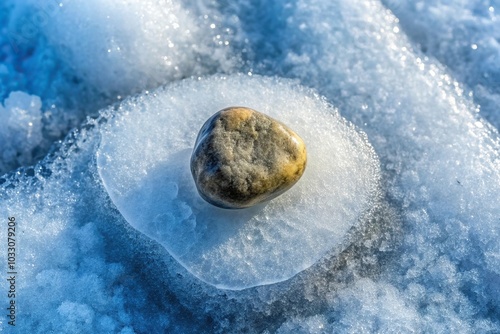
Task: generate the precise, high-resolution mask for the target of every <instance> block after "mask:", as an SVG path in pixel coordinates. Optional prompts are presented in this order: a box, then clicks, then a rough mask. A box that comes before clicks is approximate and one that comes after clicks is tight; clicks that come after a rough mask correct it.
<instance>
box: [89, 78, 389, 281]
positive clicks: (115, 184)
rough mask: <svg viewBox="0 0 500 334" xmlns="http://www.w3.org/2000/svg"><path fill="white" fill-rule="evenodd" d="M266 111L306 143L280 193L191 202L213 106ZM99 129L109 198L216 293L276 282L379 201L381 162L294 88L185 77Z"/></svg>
mask: <svg viewBox="0 0 500 334" xmlns="http://www.w3.org/2000/svg"><path fill="white" fill-rule="evenodd" d="M234 105H241V106H246V107H250V108H253V109H255V110H258V111H261V112H264V113H266V114H268V115H270V116H271V117H274V118H276V119H278V120H280V121H282V122H283V123H285V124H287V125H288V126H290V127H291V128H292V129H293V130H295V131H296V132H297V133H298V134H299V135H300V136H301V137H302V138H303V139H304V141H305V143H306V145H307V150H308V165H307V168H306V171H305V173H304V175H303V177H302V179H301V180H300V181H299V182H298V183H297V184H296V185H295V186H294V187H293V188H292V189H291V190H289V191H288V192H286V193H285V194H283V195H282V196H280V197H278V198H276V199H274V200H272V201H270V202H268V203H266V204H264V205H260V206H257V207H253V208H250V209H244V210H236V211H231V210H224V209H219V208H216V207H214V206H212V205H210V204H208V203H206V202H205V201H204V200H203V199H201V197H199V195H198V193H197V191H196V187H195V185H194V181H193V180H192V177H191V174H190V168H189V159H190V155H191V151H192V148H193V144H194V142H195V139H196V135H197V133H198V130H199V129H200V128H201V126H202V125H203V123H204V122H205V121H206V120H207V119H208V118H209V117H210V116H211V115H212V114H213V113H215V112H216V111H218V110H220V109H223V108H225V107H228V106H234ZM119 111H120V112H119V113H118V114H117V115H116V117H115V118H114V119H113V120H112V121H110V123H109V124H108V125H107V126H105V127H103V130H102V139H101V144H100V148H99V149H98V151H97V165H98V171H99V174H100V177H101V179H102V181H103V184H104V186H105V188H106V190H107V192H108V193H109V196H110V197H111V199H112V201H113V202H114V204H115V205H116V207H117V208H118V210H119V211H120V212H121V214H122V215H123V216H124V217H125V219H126V220H127V221H128V222H129V223H130V224H131V225H132V226H133V227H134V228H136V229H137V230H139V231H141V232H142V233H144V234H145V235H147V236H149V237H150V238H152V239H154V240H156V241H158V242H159V243H160V244H161V245H163V246H164V247H165V248H166V249H167V250H168V251H169V253H170V254H171V255H172V256H173V257H174V258H175V259H176V260H177V261H179V262H180V263H181V264H182V265H183V266H184V267H185V268H186V269H187V270H188V271H190V272H191V273H192V274H193V275H195V276H196V277H198V278H199V279H201V280H203V281H205V282H207V283H209V284H212V285H214V286H216V287H218V288H224V289H232V290H239V289H244V288H249V287H253V286H257V285H264V284H271V283H275V282H280V281H283V280H286V279H289V278H290V277H292V276H294V275H295V274H297V273H298V272H300V271H302V270H304V269H306V268H308V267H310V266H311V265H312V264H314V263H315V262H316V261H318V260H319V259H320V258H321V257H323V256H324V255H325V253H327V252H329V251H331V250H332V249H333V250H334V251H335V250H336V251H338V252H340V251H341V250H342V249H343V248H344V247H345V246H346V243H348V237H347V236H348V232H349V231H350V230H351V228H353V227H354V226H355V225H357V224H358V223H359V222H360V220H361V219H360V218H361V217H362V215H363V214H365V213H366V212H367V211H368V210H369V208H370V207H371V206H372V204H373V202H374V201H375V200H377V198H378V194H379V176H380V171H379V163H378V158H377V156H376V154H375V153H374V150H373V149H372V147H371V146H370V144H369V143H368V142H367V138H366V136H365V135H364V134H362V133H360V132H359V131H358V130H357V129H356V128H355V127H354V126H353V125H351V124H350V123H348V122H347V121H345V120H344V119H343V118H342V117H341V116H339V114H338V112H337V111H336V110H335V109H334V108H333V107H331V106H330V105H328V104H327V103H326V102H325V101H324V100H323V99H322V98H320V97H318V96H317V95H316V94H314V92H312V91H310V90H308V89H305V88H302V87H301V86H298V85H296V84H295V83H293V82H292V81H288V80H280V79H271V78H261V77H248V76H231V77H212V78H207V79H202V80H194V79H193V80H186V81H183V82H181V83H178V84H175V85H172V86H169V87H167V88H163V89H159V90H157V91H156V92H155V93H153V94H144V95H141V96H138V97H136V98H133V99H129V100H126V101H124V102H123V103H122V104H121V105H120V107H119Z"/></svg>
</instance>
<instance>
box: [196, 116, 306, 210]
mask: <svg viewBox="0 0 500 334" xmlns="http://www.w3.org/2000/svg"><path fill="white" fill-rule="evenodd" d="M306 161H307V154H306V147H305V144H304V141H303V140H302V139H301V138H300V137H299V136H298V135H297V134H296V133H295V132H294V131H292V130H291V129H290V128H288V127H287V126H286V125H284V124H282V123H281V122H279V121H277V120H275V119H273V118H271V117H269V116H267V115H265V114H263V113H260V112H258V111H255V110H252V109H249V108H244V107H231V108H226V109H223V110H221V111H219V112H217V113H216V114H214V115H213V116H212V117H210V118H209V119H208V120H207V121H206V122H205V124H204V125H203V127H202V128H201V130H200V132H199V134H198V137H197V139H196V143H195V146H194V150H193V153H192V156H191V173H192V175H193V178H194V181H195V183H196V187H197V188H198V192H199V193H200V195H201V196H202V197H203V198H204V199H205V200H206V201H207V202H209V203H211V204H213V205H216V206H218V207H222V208H226V209H241V208H246V207H250V206H253V205H255V204H258V203H261V202H264V201H267V200H270V199H272V198H275V197H277V196H279V195H281V194H282V193H284V192H285V191H287V190H288V189H290V188H291V187H292V186H293V185H294V184H295V183H296V182H297V181H298V180H299V179H300V177H301V176H302V174H303V173H304V170H305V167H306Z"/></svg>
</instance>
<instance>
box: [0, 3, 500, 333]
mask: <svg viewBox="0 0 500 334" xmlns="http://www.w3.org/2000/svg"><path fill="white" fill-rule="evenodd" d="M15 3H16V5H15V7H16V8H19V7H17V6H21V7H23V6H25V2H24V1H16V2H15ZM391 3H393V2H391ZM419 3H421V4H422V5H420V6H422V7H421V8H422V10H423V11H424V12H425V10H426V9H425V8H431V7H432V8H434V9H433V10H432V11H430V10H429V11H428V12H429V13H435V15H427V14H419V13H420V12H418V10H419V7H417V6H415V7H413V5H405V4H402V5H401V7H397V6H393V5H391V4H390V3H389V1H385V2H384V4H385V5H387V6H388V7H389V8H392V9H393V10H394V12H395V13H396V15H399V16H400V17H399V20H400V21H401V24H402V25H401V26H400V24H399V22H398V18H396V16H394V15H393V14H392V12H391V11H390V10H388V9H387V8H386V7H384V6H383V4H382V3H380V2H379V1H361V0H355V1H339V0H333V1H325V0H322V1H320V0H311V1H307V2H306V1H299V0H297V1H274V2H272V4H270V3H269V2H268V1H244V0H241V1H235V2H231V3H229V2H224V3H223V2H222V1H221V2H220V6H219V13H218V14H217V15H215V16H216V17H217V18H218V19H215V18H214V17H215V16H210V15H212V14H213V13H216V12H217V8H215V9H203V8H201V9H200V15H202V16H197V17H198V18H197V20H202V19H203V15H204V14H206V15H208V17H209V19H208V22H207V23H208V24H211V23H213V24H218V23H219V22H222V26H224V24H227V26H230V27H232V29H233V31H234V36H233V35H231V36H230V38H229V42H230V43H229V45H230V46H231V45H232V50H233V51H234V52H236V53H239V54H240V55H241V57H242V58H243V59H244V60H245V63H244V65H237V66H236V67H235V68H234V69H233V70H234V71H237V72H244V73H247V72H252V73H260V74H266V75H271V76H274V75H277V76H284V77H292V78H296V79H297V80H298V81H300V83H302V84H303V85H307V86H311V87H313V88H315V89H317V90H318V91H319V92H320V94H322V95H324V96H325V97H326V99H327V101H328V102H329V103H331V104H332V105H334V106H336V107H338V109H339V112H340V114H341V115H342V116H343V117H345V118H346V119H348V120H349V121H351V122H353V123H355V124H356V125H357V126H358V127H360V128H361V129H362V130H363V131H364V132H365V133H366V134H367V136H368V140H369V142H370V143H371V145H372V146H373V148H374V149H375V151H376V153H377V155H378V156H379V159H380V163H381V167H382V173H383V174H382V175H383V176H382V177H383V181H382V185H383V186H384V187H385V188H384V189H385V191H386V198H387V201H388V203H389V206H390V207H394V208H395V210H391V209H387V208H386V209H381V213H380V214H376V215H374V216H373V221H374V222H375V223H372V224H367V226H369V227H370V228H369V229H368V228H367V229H365V230H361V231H360V236H359V237H358V238H354V241H353V243H352V244H351V245H349V246H348V248H347V249H346V250H345V251H344V252H342V253H341V254H340V256H338V257H335V256H333V257H330V258H329V257H328V256H326V257H325V258H323V259H322V260H321V261H319V262H318V263H316V264H315V265H313V266H312V267H310V268H309V269H307V270H305V271H303V272H301V273H299V274H297V275H296V276H295V277H294V278H292V279H290V280H287V281H284V282H280V283H276V284H272V285H267V286H261V287H255V288H250V289H245V290H242V291H228V290H219V289H216V288H215V287H213V286H211V285H209V284H203V282H200V281H199V280H198V279H196V278H194V277H193V275H191V274H190V273H189V272H187V271H186V270H185V269H184V268H183V267H182V266H180V265H178V263H177V261H175V260H174V259H172V258H169V254H168V252H166V251H165V250H164V248H163V247H161V246H160V245H159V244H158V243H156V242H153V241H151V240H150V239H149V238H146V237H144V236H143V235H142V234H141V233H139V232H137V231H136V230H135V229H133V228H131V227H129V225H128V224H127V222H126V221H125V220H124V219H123V217H122V216H121V215H120V213H119V212H118V211H117V210H116V208H115V206H114V205H113V203H112V202H111V200H110V198H109V197H108V195H107V192H106V191H105V189H104V188H103V186H102V184H101V183H100V182H101V181H100V178H99V175H98V173H97V169H96V164H95V152H96V150H97V148H98V143H99V135H100V132H101V127H102V125H101V123H103V122H106V120H107V119H109V118H112V117H113V115H114V114H115V113H116V112H117V111H116V110H115V108H113V107H110V108H109V109H107V110H106V111H104V112H103V116H102V118H100V119H99V120H96V121H94V120H91V121H89V123H85V125H83V126H82V128H81V129H80V130H78V131H74V132H71V134H70V135H69V136H68V137H67V139H65V140H64V141H63V142H61V143H60V144H59V145H58V146H57V147H55V149H54V150H53V151H52V152H51V153H50V155H49V156H48V157H47V158H46V159H45V160H44V161H42V162H41V163H40V164H38V165H37V166H35V167H28V166H25V167H24V168H22V169H20V170H17V171H14V172H12V173H9V174H7V175H5V176H3V177H2V178H0V183H2V184H1V185H0V186H1V190H0V212H2V215H3V216H4V217H7V216H12V215H15V216H16V219H17V221H18V222H19V226H18V229H19V231H20V234H19V235H20V236H19V254H18V261H19V268H22V271H21V272H20V274H19V285H18V288H19V291H22V293H20V295H19V297H18V299H17V302H18V303H19V305H20V308H19V310H18V311H19V312H18V321H19V323H18V326H19V327H18V328H22V330H23V331H26V332H34V333H35V332H40V333H47V332H50V331H53V332H58V333H60V332H62V333H65V332H66V333H74V332H81V333H95V332H103V333H106V332H108V333H116V332H118V333H119V332H122V333H132V332H135V333H154V332H158V331H165V332H173V333H175V332H178V333H193V332H206V333H214V332H234V333H241V332H261V333H262V332H268V333H274V332H278V333H324V332H335V333H372V332H379V333H387V332H397V333H399V332H403V333H411V332H417V333H418V332H433V333H436V332H437V333H440V332H441V333H448V332H458V333H498V332H500V322H499V320H498V319H500V292H499V289H498V286H500V269H499V268H500V260H499V259H500V238H499V235H500V232H499V224H500V222H499V219H500V206H499V205H498V194H499V193H500V180H499V179H500V166H499V164H500V157H499V152H500V148H499V142H498V141H499V139H498V131H497V130H496V129H495V127H493V126H491V125H490V124H489V123H488V121H486V120H485V119H483V118H482V117H483V116H484V117H487V119H488V120H490V121H491V122H492V123H493V124H495V122H494V121H493V120H494V119H495V117H497V116H498V112H495V108H494V107H493V106H494V104H491V105H490V109H489V110H490V111H489V112H484V111H485V108H480V110H481V112H480V113H478V112H477V110H478V106H477V105H475V104H474V103H477V102H481V100H480V99H478V98H477V96H478V90H477V89H476V82H480V83H481V85H482V86H483V87H485V88H486V89H487V91H488V92H491V93H492V94H491V97H492V100H491V101H495V100H494V97H495V96H496V95H495V94H496V93H495V92H496V91H495V89H497V88H495V87H496V84H495V82H494V81H488V80H483V79H480V80H479V79H478V80H479V81H474V80H475V79H474V80H469V79H468V78H469V75H470V77H474V76H477V78H480V77H481V73H478V72H476V68H475V67H474V66H475V65H474V66H470V64H471V60H473V62H472V63H473V64H476V65H480V66H482V68H484V70H485V71H486V72H487V73H495V71H496V69H497V65H496V63H495V62H492V61H490V58H489V57H490V55H489V53H488V52H483V53H482V52H480V47H481V46H480V44H477V45H478V48H477V49H476V51H479V52H472V51H470V52H471V53H470V54H469V53H462V52H460V51H459V48H457V47H455V46H456V45H458V44H456V43H459V42H461V40H462V41H463V40H464V39H461V38H460V34H458V35H450V34H445V33H443V34H441V33H440V32H442V31H443V30H442V29H441V28H447V29H448V28H449V29H451V31H455V30H454V27H465V25H461V23H460V22H462V23H463V22H468V23H469V24H472V25H473V27H477V30H473V29H471V28H469V27H471V26H470V25H467V27H468V28H467V29H462V31H464V33H465V35H464V36H478V37H481V38H486V37H485V36H487V35H488V34H489V32H487V29H486V28H487V27H489V28H488V29H492V31H493V30H494V31H496V28H495V27H496V26H497V25H496V24H494V23H493V22H494V20H495V18H494V16H493V15H492V16H489V14H487V13H489V12H490V10H489V7H493V8H494V10H496V11H498V10H499V8H497V6H496V4H495V2H494V1H482V0H472V1H468V2H467V3H466V2H464V1H458V2H451V1H440V2H439V3H438V4H437V5H434V6H432V5H431V4H430V2H429V5H427V4H426V3H427V2H423V1H419ZM12 6H13V2H10V4H9V2H7V1H6V2H2V3H1V4H0V8H1V9H2V10H1V11H0V22H2V24H4V27H5V26H6V22H11V20H12V19H13V18H15V17H16V16H15V15H14V14H13V11H12V10H11V9H12V8H11V7H12ZM208 7H210V6H208ZM208 7H207V8H208ZM215 7H217V6H215ZM26 8H27V7H26ZM127 8H132V7H128V6H124V7H123V8H121V9H120V10H123V11H126V10H127ZM471 8H475V9H474V10H472V9H471ZM478 9H479V10H478ZM485 10H486V11H485ZM214 11H215V12H214ZM448 12H451V13H453V15H452V16H450V15H448V14H446V13H448ZM439 13H441V14H439ZM98 14H99V13H97V14H96V15H98ZM445 14H446V15H445ZM74 15H75V22H76V21H77V20H78V19H79V18H80V17H78V14H74ZM85 15H90V14H88V13H87V14H85ZM196 15H198V14H196ZM125 16H126V15H125ZM445 16H446V17H448V18H450V19H452V20H450V19H448V18H447V19H441V18H443V17H445ZM235 17H238V18H239V19H235ZM101 20H102V18H101ZM202 22H205V21H202ZM101 23H102V22H101ZM102 24H104V23H102ZM422 27H423V28H422ZM64 28H65V29H73V26H72V25H71V22H69V23H68V26H65V27H64ZM216 29H217V28H216ZM417 29H418V30H417ZM4 31H5V29H4V28H2V32H4ZM206 31H209V30H208V29H206ZM422 32H424V33H425V34H424V35H425V36H428V38H429V40H431V41H435V42H433V43H431V45H437V46H439V47H444V49H442V50H447V51H444V52H442V53H440V51H432V52H430V51H429V50H441V49H439V48H428V49H427V50H422V45H423V44H424V43H422V42H420V41H419V40H418V39H417V38H418V36H422V35H421V33H422ZM135 33H136V32H134V34H135ZM406 33H408V35H409V36H410V37H411V38H408V37H407V36H406ZM492 35H493V36H494V34H492ZM0 36H2V37H1V38H2V41H5V38H4V35H0ZM37 36H38V35H37ZM80 36H81V40H82V45H83V44H84V43H91V41H92V40H93V38H94V36H92V35H88V36H86V35H85V34H83V33H82V34H81V35H80ZM457 36H458V37H459V38H456V37H457ZM95 38H97V37H95ZM130 38H131V40H133V38H134V37H133V36H131V37H130ZM231 38H234V39H231ZM468 38H469V37H466V38H465V40H467V39H468ZM33 41H34V42H36V43H34V44H35V45H36V46H37V47H36V48H34V49H32V51H33V53H30V52H28V50H25V51H23V50H21V51H20V52H19V53H13V52H10V51H8V52H5V49H6V48H8V44H5V43H4V42H2V48H1V51H0V52H2V56H1V58H0V61H1V62H2V64H3V65H4V67H2V68H3V70H2V71H3V72H2V73H3V74H0V76H1V78H2V94H3V97H2V98H3V99H6V98H8V96H9V94H10V92H12V91H23V92H24V93H26V94H25V95H22V97H21V98H18V97H17V98H14V99H13V100H12V101H13V102H14V101H16V103H15V104H16V105H21V103H20V102H21V101H27V100H28V99H30V97H29V96H32V95H37V96H39V97H40V100H41V101H42V110H46V109H45V107H44V103H46V101H48V100H49V96H53V95H50V94H53V91H51V90H48V91H44V90H42V89H40V90H39V91H38V92H37V93H35V92H34V91H33V90H32V88H30V87H32V86H31V85H30V84H28V83H26V84H20V85H18V84H16V83H17V82H23V81H22V80H21V81H17V79H16V78H19V77H20V78H31V79H32V80H25V81H24V82H27V81H32V82H34V83H35V84H34V85H35V86H37V85H38V87H43V86H44V85H45V81H44V79H43V78H47V77H48V75H47V74H43V73H45V72H44V67H43V66H40V67H39V71H40V72H36V71H35V72H33V71H30V69H32V70H34V69H36V68H37V67H36V66H32V67H26V66H27V63H29V61H28V60H30V59H31V63H32V64H33V63H37V62H38V63H40V61H41V60H42V59H45V61H46V62H45V63H44V64H47V63H50V62H52V63H55V64H58V63H59V59H60V58H59V57H60V56H58V55H57V54H58V53H57V52H56V51H54V50H52V49H51V47H52V46H51V45H50V44H48V42H47V39H45V41H44V40H43V38H42V37H40V38H38V37H35V38H33ZM471 42H474V43H475V41H472V40H471ZM467 44H469V42H468V41H467ZM454 45H455V46H454ZM490 45H494V43H493V41H492V43H491V44H490ZM212 46H213V47H214V48H215V47H216V46H215V45H212ZM145 47H146V46H145ZM209 47H210V46H209ZM21 49H22V48H21ZM483 50H484V45H483ZM491 50H493V51H494V50H495V49H494V48H492V49H491ZM423 51H425V52H426V53H423ZM89 52H90V51H89ZM96 52H97V50H96ZM214 53H215V50H214ZM439 54H442V55H444V57H441V56H439ZM493 54H494V53H493ZM468 55H472V58H470V57H469V56H468ZM434 56H435V57H436V58H437V59H435V58H433V57H434ZM96 59H100V58H99V57H98V55H96ZM448 59H452V61H448ZM492 59H493V58H492ZM476 60H477V61H476ZM231 61H232V59H230V60H229V62H230V63H231ZM221 62H224V64H225V65H221V69H220V71H223V70H222V69H223V68H230V66H232V65H228V64H227V63H225V61H224V60H221ZM42 63H43V62H42ZM132 64H136V65H132V66H137V67H140V66H142V65H141V63H140V62H137V63H133V62H132ZM71 65H75V66H76V65H77V64H71ZM226 66H227V67H226ZM66 67H67V69H66V71H67V72H65V73H69V74H71V73H74V76H75V77H77V74H76V73H77V72H78V73H83V72H80V71H83V69H81V70H78V71H77V69H75V70H72V69H71V68H69V67H68V66H66ZM5 68H7V71H8V74H7V75H6V74H5ZM46 68H47V67H45V69H46ZM49 68H50V67H49ZM462 69H466V70H465V71H462ZM73 71H74V72H73ZM137 71H140V69H138V70H137ZM215 71H217V72H219V69H216V70H215ZM33 73H38V74H40V76H38V77H37V76H34V75H33ZM52 73H53V72H52ZM189 75H190V73H186V76H189ZM56 77H57V76H56ZM61 77H62V76H61ZM35 78H39V79H36V80H35ZM98 81H99V80H98V79H93V82H98ZM48 82H50V81H48ZM64 82H65V83H67V84H66V86H65V90H61V91H59V93H58V94H59V95H63V97H61V98H69V97H70V95H71V94H70V92H72V91H78V90H79V89H89V91H90V88H89V87H90V84H89V82H90V81H88V82H87V81H83V80H81V81H80V82H78V83H77V82H73V81H72V80H67V81H64ZM4 87H7V88H4ZM46 87H49V85H46ZM148 88H149V89H150V88H151V87H139V86H138V87H137V90H140V89H148ZM469 90H473V92H474V94H472V95H473V96H470V94H469ZM66 94H67V95H66ZM93 96H99V95H93ZM145 96H147V95H145ZM144 98H146V97H144ZM139 99H140V98H139ZM74 101H75V103H77V104H78V107H80V108H82V110H83V109H84V107H85V105H84V104H85V103H84V101H82V100H74ZM17 102H19V103H17ZM199 104H200V106H202V105H203V101H199ZM3 105H4V106H5V105H6V103H5V101H4V102H3ZM4 109H5V108H4ZM32 112H34V111H33V110H31V109H30V114H31V113H32ZM2 117H3V116H2ZM43 119H45V118H43ZM42 123H43V122H42ZM497 124H498V123H497ZM496 127H498V126H497V125H496ZM197 130H198V129H195V130H193V131H197ZM2 131H7V130H5V128H4V130H2ZM145 131H147V129H145ZM23 133H24V135H25V134H26V133H27V131H24V132H23ZM42 133H43V131H42ZM6 138H9V139H8V140H12V139H11V137H10V136H6ZM0 145H4V142H1V143H0ZM9 145H11V146H12V144H9ZM2 152H3V150H2ZM384 210H386V211H384ZM312 214H314V213H312ZM398 217H399V218H398ZM382 218H384V219H382ZM0 233H2V236H1V239H2V240H5V238H4V233H5V229H1V230H0ZM5 266H6V259H5V257H4V256H1V257H0V267H1V268H5ZM2 286H4V285H2ZM2 289H5V288H2ZM4 291H5V290H4ZM4 301H5V299H4ZM21 306H22V307H21ZM0 322H1V324H0V329H1V330H4V329H5V330H6V331H7V330H8V329H10V327H8V325H7V323H6V318H4V317H1V318H0Z"/></svg>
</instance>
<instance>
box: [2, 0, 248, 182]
mask: <svg viewBox="0 0 500 334" xmlns="http://www.w3.org/2000/svg"><path fill="white" fill-rule="evenodd" d="M185 5H186V6H184V5H181V4H180V3H179V2H177V1H149V0H148V1H123V0H111V1H69V0H68V1H66V0H61V1H58V0H48V1H43V2H40V1H31V0H27V1H13V0H4V1H2V4H0V31H1V32H2V34H1V35H0V62H1V63H0V83H1V85H0V101H3V99H5V98H7V97H8V95H9V93H10V92H12V91H17V90H22V91H25V92H27V93H29V94H32V95H36V96H39V97H40V99H41V100H42V103H43V107H42V108H41V110H40V111H39V113H40V117H41V118H42V119H43V121H42V122H41V123H40V124H39V125H38V129H37V131H41V132H42V134H43V137H42V140H41V141H40V143H39V145H38V146H37V151H36V152H32V151H30V150H29V149H30V147H26V149H24V150H18V151H17V152H16V153H17V154H19V155H21V156H23V157H24V159H10V160H8V159H5V160H4V162H3V163H2V164H1V165H0V173H5V172H7V171H9V170H12V169H14V168H16V167H18V166H20V165H21V166H22V165H26V164H33V163H34V162H36V161H37V160H38V159H40V158H41V157H43V156H44V155H45V154H46V153H47V151H48V149H49V146H50V145H51V143H52V142H53V141H54V140H56V139H60V138H61V137H62V136H64V135H65V134H66V133H67V132H68V130H69V129H71V128H72V127H74V126H77V125H78V124H80V123H81V122H82V121H83V120H84V119H85V117H86V116H87V115H94V116H95V115H96V114H97V112H98V110H99V109H100V108H103V107H105V106H107V105H109V104H111V103H113V102H115V101H119V100H121V99H122V98H123V97H125V96H128V95H130V94H133V93H138V92H140V91H142V90H144V89H149V88H155V87H158V86H159V85H160V84H164V83H167V82H170V81H173V80H178V79H181V78H184V77H187V76H192V75H203V74H208V73H215V72H225V71H228V70H229V69H231V68H232V67H233V66H234V65H235V64H236V63H238V62H239V58H238V57H237V56H234V55H233V56H231V57H230V55H229V41H228V40H229V37H230V36H231V35H232V31H231V30H230V29H229V28H228V27H223V26H222V24H221V23H220V18H219V17H218V16H217V12H216V11H215V9H214V8H212V7H213V6H212V4H210V3H203V2H201V1H200V2H196V3H194V4H185ZM25 131H27V129H26V130H25ZM3 149H4V148H3V146H2V143H1V142H0V150H3ZM5 149H7V148H5ZM26 158H30V159H29V160H26Z"/></svg>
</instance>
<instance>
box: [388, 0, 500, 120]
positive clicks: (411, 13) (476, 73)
mask: <svg viewBox="0 0 500 334" xmlns="http://www.w3.org/2000/svg"><path fill="white" fill-rule="evenodd" d="M383 3H384V4H386V5H387V7H388V8H390V9H391V10H393V11H394V13H395V14H396V15H397V17H398V18H399V21H400V23H401V26H402V28H403V29H404V30H405V31H407V32H408V35H409V37H410V38H412V39H413V40H414V41H415V42H416V43H417V44H418V47H419V48H420V49H421V50H422V51H423V52H424V53H425V54H427V55H429V56H433V57H436V58H437V59H438V60H439V61H440V62H442V63H443V64H445V65H446V66H448V67H449V68H450V69H451V70H452V71H453V74H454V75H455V76H456V77H457V78H458V79H459V80H461V81H462V82H464V83H465V84H467V85H468V86H469V87H470V89H471V90H472V92H473V93H474V101H475V102H476V103H479V105H480V108H479V110H478V111H480V112H481V114H482V115H483V117H485V118H486V119H487V120H489V121H490V122H491V124H492V125H494V126H495V127H496V128H497V129H499V128H500V113H499V112H498V105H499V103H500V89H499V87H500V42H499V40H500V29H498V27H499V21H498V19H499V17H498V11H499V10H500V2H499V1H495V0H490V1H430V0H426V1H418V2H417V1H415V2H414V1H393V0H384V1H383Z"/></svg>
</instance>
